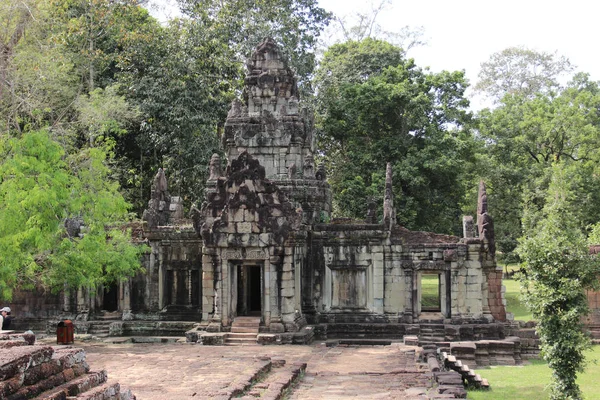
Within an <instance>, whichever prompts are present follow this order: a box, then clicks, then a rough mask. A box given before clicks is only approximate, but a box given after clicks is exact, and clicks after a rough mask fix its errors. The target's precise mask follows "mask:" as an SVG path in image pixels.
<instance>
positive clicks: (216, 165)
mask: <svg viewBox="0 0 600 400" xmlns="http://www.w3.org/2000/svg"><path fill="white" fill-rule="evenodd" d="M222 175H223V172H222V171H221V157H219V155H218V154H216V153H215V154H213V155H212V157H211V158H210V164H209V166H208V180H209V181H216V180H217V179H219V178H220V177H221V176H222Z"/></svg>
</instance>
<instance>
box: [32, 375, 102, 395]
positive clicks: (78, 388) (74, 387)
mask: <svg viewBox="0 0 600 400" xmlns="http://www.w3.org/2000/svg"><path fill="white" fill-rule="evenodd" d="M104 382H106V371H105V370H102V371H99V372H90V373H89V374H86V375H83V376H80V377H78V378H75V379H73V380H71V381H69V382H67V383H64V384H62V385H60V386H58V387H55V388H54V389H50V390H48V391H46V392H44V393H42V394H40V395H39V396H37V397H34V398H35V399H39V400H41V399H44V400H64V399H66V398H67V397H69V396H77V395H79V394H82V393H85V392H86V391H88V390H90V389H92V388H94V387H96V386H98V385H100V384H103V383H104Z"/></svg>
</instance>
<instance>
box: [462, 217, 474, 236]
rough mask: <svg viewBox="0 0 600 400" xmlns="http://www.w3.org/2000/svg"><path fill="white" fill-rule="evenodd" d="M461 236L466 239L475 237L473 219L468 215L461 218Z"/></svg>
mask: <svg viewBox="0 0 600 400" xmlns="http://www.w3.org/2000/svg"><path fill="white" fill-rule="evenodd" d="M463 236H464V237H465V238H466V239H469V238H473V237H475V223H474V222H473V217H472V216H470V215H465V216H464V217H463Z"/></svg>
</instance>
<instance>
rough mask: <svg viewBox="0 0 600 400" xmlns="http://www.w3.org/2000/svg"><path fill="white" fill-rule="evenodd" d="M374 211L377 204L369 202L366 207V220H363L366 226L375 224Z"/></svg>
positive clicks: (375, 216)
mask: <svg viewBox="0 0 600 400" xmlns="http://www.w3.org/2000/svg"><path fill="white" fill-rule="evenodd" d="M376 210H377V204H375V202H374V201H370V202H369V204H368V205H367V218H366V219H365V222H366V223H367V224H376V223H377V215H376Z"/></svg>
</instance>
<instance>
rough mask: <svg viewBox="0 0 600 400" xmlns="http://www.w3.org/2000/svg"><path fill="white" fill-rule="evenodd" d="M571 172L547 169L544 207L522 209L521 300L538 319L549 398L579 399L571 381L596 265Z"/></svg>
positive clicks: (578, 367)
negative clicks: (580, 218)
mask: <svg viewBox="0 0 600 400" xmlns="http://www.w3.org/2000/svg"><path fill="white" fill-rule="evenodd" d="M572 181H573V179H572V168H568V167H567V166H565V165H564V164H563V163H561V164H556V165H554V166H552V177H551V182H550V185H549V188H548V190H547V199H546V203H545V205H544V207H543V209H542V210H541V211H538V210H537V209H536V208H535V207H534V208H533V209H530V210H528V213H527V214H526V217H525V218H526V219H529V220H530V221H529V223H526V224H525V225H526V226H531V229H530V230H528V231H527V232H526V235H525V236H524V237H523V238H522V239H521V241H520V244H519V248H518V253H519V255H520V256H521V259H522V260H523V264H522V271H523V272H524V273H523V275H522V278H521V283H522V286H523V297H524V300H525V302H526V304H527V306H528V307H529V308H530V309H531V311H532V312H533V316H534V318H535V319H536V320H537V321H538V325H537V333H538V335H539V336H540V340H541V351H542V355H543V357H544V359H545V360H546V361H547V362H548V365H549V366H550V368H551V369H552V370H553V375H552V387H551V389H552V396H551V397H552V398H553V399H580V398H581V392H580V390H579V387H578V385H577V383H576V378H577V374H578V373H580V372H582V371H583V367H584V361H585V360H584V354H583V352H584V350H585V349H586V348H588V347H589V345H590V341H589V338H588V336H587V335H586V334H585V333H584V332H583V325H582V317H583V316H585V315H586V314H587V313H588V312H589V309H588V302H587V297H586V290H588V289H592V288H596V287H597V286H598V274H599V273H600V262H599V261H598V260H597V259H596V258H593V257H591V256H590V255H589V251H588V247H587V244H586V241H585V236H584V235H583V233H582V232H581V229H580V227H579V224H578V220H577V218H575V216H574V215H573V208H572V205H573V204H574V203H575V202H576V201H577V197H576V193H575V192H574V191H573V190H572V184H571V182H572Z"/></svg>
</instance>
